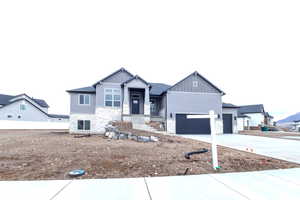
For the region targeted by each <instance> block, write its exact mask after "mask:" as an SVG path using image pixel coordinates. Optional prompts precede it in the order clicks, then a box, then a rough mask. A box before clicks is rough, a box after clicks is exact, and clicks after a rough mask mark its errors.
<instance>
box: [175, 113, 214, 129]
mask: <svg viewBox="0 0 300 200" xmlns="http://www.w3.org/2000/svg"><path fill="white" fill-rule="evenodd" d="M189 115H190V114H189ZM210 132H211V131H210V120H209V118H201V119H200V118H187V114H176V133H177V134H210Z"/></svg>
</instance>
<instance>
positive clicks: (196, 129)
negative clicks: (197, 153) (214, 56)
mask: <svg viewBox="0 0 300 200" xmlns="http://www.w3.org/2000/svg"><path fill="white" fill-rule="evenodd" d="M67 92H68V93H69V94H70V102H71V103H70V132H71V133H85V132H88V133H103V132H104V127H105V125H106V124H107V123H109V122H110V121H126V122H132V123H141V124H146V123H147V122H150V121H158V122H160V123H162V124H163V127H164V129H165V131H166V132H168V133H173V134H209V133H210V123H209V119H208V118H197V116H196V115H207V114H208V113H209V111H210V110H213V111H214V112H215V113H216V114H217V115H218V119H217V129H218V132H219V133H222V132H223V120H222V118H223V115H222V114H223V108H222V96H223V95H224V94H225V93H224V92H223V91H222V90H220V89H219V88H217V87H216V86H215V85H213V84H212V83H211V82H209V81H208V80H207V79H205V78H204V77H203V76H201V75H200V74H199V73H198V72H194V73H192V74H190V75H188V76H187V77H186V78H184V79H183V80H181V81H179V82H177V83H176V84H174V85H172V86H170V85H167V84H162V83H150V82H147V81H145V80H144V79H142V78H141V77H140V76H137V75H133V74H131V73H130V72H128V71H127V70H126V69H124V68H121V69H119V70H117V71H116V72H114V73H112V74H110V75H109V76H107V77H105V78H103V79H101V80H100V81H98V82H96V83H95V84H94V85H92V86H89V87H83V88H78V89H73V90H68V91H67ZM236 115H237V112H236V110H235V111H234V112H233V113H232V114H231V115H230V113H229V115H228V112H227V115H226V119H227V120H226V122H225V123H229V124H225V125H226V126H224V127H227V128H226V130H227V131H226V132H231V133H232V132H236V128H235V127H236V117H237V116H236ZM228 117H229V118H228ZM228 119H229V120H228ZM228 127H229V129H228ZM230 128H231V129H230Z"/></svg>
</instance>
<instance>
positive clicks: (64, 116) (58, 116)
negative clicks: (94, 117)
mask: <svg viewBox="0 0 300 200" xmlns="http://www.w3.org/2000/svg"><path fill="white" fill-rule="evenodd" d="M48 116H49V117H52V118H63V119H69V118H70V117H69V115H57V114H48Z"/></svg>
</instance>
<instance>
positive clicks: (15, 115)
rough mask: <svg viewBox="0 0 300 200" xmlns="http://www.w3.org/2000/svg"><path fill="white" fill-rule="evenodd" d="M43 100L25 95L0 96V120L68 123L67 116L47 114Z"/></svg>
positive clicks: (47, 106) (46, 106) (46, 107)
mask: <svg viewBox="0 0 300 200" xmlns="http://www.w3.org/2000/svg"><path fill="white" fill-rule="evenodd" d="M48 108H49V105H48V104H47V103H46V101H45V100H42V99H35V98H32V97H29V96H28V95H26V94H20V95H16V96H13V95H5V94H0V120H8V121H34V122H68V121H69V116H68V115H57V114H49V113H48Z"/></svg>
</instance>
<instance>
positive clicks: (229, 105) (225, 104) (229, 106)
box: [222, 103, 239, 108]
mask: <svg viewBox="0 0 300 200" xmlns="http://www.w3.org/2000/svg"><path fill="white" fill-rule="evenodd" d="M222 107H223V108H239V106H236V105H233V104H231V103H223V104H222Z"/></svg>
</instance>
